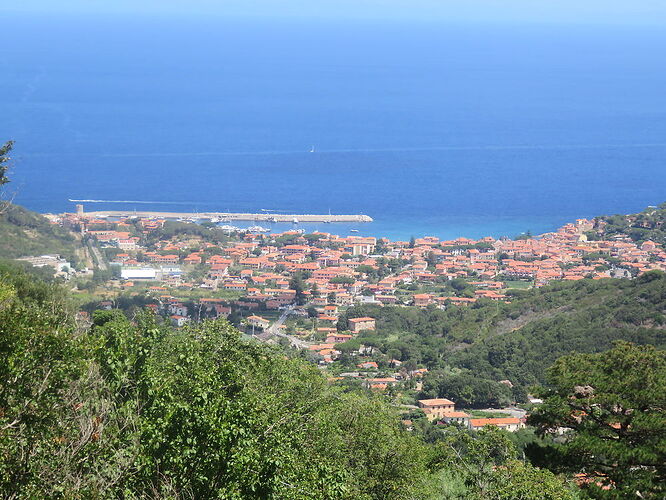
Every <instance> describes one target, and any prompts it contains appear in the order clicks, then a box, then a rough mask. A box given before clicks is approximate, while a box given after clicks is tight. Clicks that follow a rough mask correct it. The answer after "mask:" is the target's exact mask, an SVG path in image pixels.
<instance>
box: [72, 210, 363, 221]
mask: <svg viewBox="0 0 666 500" xmlns="http://www.w3.org/2000/svg"><path fill="white" fill-rule="evenodd" d="M78 215H79V216H81V217H88V218H106V217H114V218H115V217H118V218H126V217H140V218H143V219H150V218H154V219H191V218H194V219H228V220H230V221H231V220H234V221H266V222H294V221H298V222H372V220H373V219H372V217H370V216H369V215H360V214H357V215H330V214H325V215H318V214H276V213H259V214H252V213H230V212H196V213H194V212H153V211H138V210H136V211H135V210H100V211H95V212H83V213H79V214H78Z"/></svg>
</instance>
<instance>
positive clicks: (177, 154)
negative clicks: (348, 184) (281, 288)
mask: <svg viewBox="0 0 666 500" xmlns="http://www.w3.org/2000/svg"><path fill="white" fill-rule="evenodd" d="M664 147H666V143H634V144H540V145H534V144H525V145H520V144H518V145H508V146H501V145H487V146H432V147H413V148H410V147H400V148H354V149H320V150H317V151H316V152H311V151H306V150H275V151H193V152H189V153H188V152H173V153H168V152H165V153H100V154H94V153H82V154H77V153H72V154H64V155H63V154H62V153H58V156H88V157H97V158H169V157H178V158H180V157H192V156H273V155H275V156H277V155H294V154H305V155H317V154H350V153H418V152H428V151H538V150H582V149H644V148H664ZM22 156H23V157H31V156H34V157H37V156H39V157H44V156H46V157H48V156H55V155H52V154H45V153H33V154H30V153H28V154H24V155H22Z"/></svg>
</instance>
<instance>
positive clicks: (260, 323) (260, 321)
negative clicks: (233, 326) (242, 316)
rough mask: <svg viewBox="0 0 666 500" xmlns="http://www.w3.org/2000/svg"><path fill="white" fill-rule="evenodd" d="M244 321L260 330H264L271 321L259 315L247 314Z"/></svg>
mask: <svg viewBox="0 0 666 500" xmlns="http://www.w3.org/2000/svg"><path fill="white" fill-rule="evenodd" d="M246 321H247V324H248V325H250V326H253V327H255V328H261V329H262V330H265V329H266V328H268V327H269V325H270V324H271V322H270V321H268V320H267V319H265V318H262V317H261V316H254V315H253V316H248V317H247V319H246Z"/></svg>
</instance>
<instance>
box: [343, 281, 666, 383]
mask: <svg viewBox="0 0 666 500" xmlns="http://www.w3.org/2000/svg"><path fill="white" fill-rule="evenodd" d="M365 315H369V316H372V317H375V318H377V320H378V321H377V332H376V333H367V334H364V335H362V336H361V337H360V338H358V339H355V340H354V342H353V343H352V344H360V343H366V344H370V345H375V346H377V347H379V348H380V349H381V350H382V352H384V353H385V354H387V356H388V357H390V358H397V359H400V360H402V361H410V360H411V361H414V362H416V363H424V364H425V365H426V366H427V367H428V368H430V369H431V370H437V369H447V370H448V369H449V368H450V367H454V368H461V369H464V370H466V373H468V374H469V375H470V376H473V377H474V378H476V379H488V380H490V381H500V380H504V379H508V380H510V381H511V382H512V383H514V384H518V385H522V386H527V385H530V384H534V383H537V382H543V381H544V375H545V371H546V368H548V366H550V365H551V364H552V363H553V362H554V361H555V360H556V359H557V358H558V357H560V356H562V355H565V354H568V353H570V352H573V351H576V352H589V353H592V352H600V351H604V350H607V349H609V348H610V347H611V346H612V343H613V342H614V341H615V340H628V341H631V342H635V343H637V344H653V345H655V346H659V347H663V346H664V345H666V335H665V334H666V330H665V326H666V319H665V318H666V277H665V276H664V274H663V273H659V272H650V273H647V274H645V275H643V276H641V277H640V278H638V279H635V280H612V279H607V280H596V281H595V280H581V281H577V282H557V283H553V284H551V285H549V286H546V287H543V288H540V289H535V290H529V291H521V292H516V293H514V297H513V301H512V302H511V303H509V304H501V303H496V302H489V301H480V302H479V303H477V304H476V305H475V306H472V307H468V308H465V307H451V308H449V309H447V310H445V311H441V310H437V309H435V308H428V309H425V310H418V309H416V308H400V307H376V306H360V307H354V308H350V309H349V310H348V311H347V313H346V316H345V317H344V318H343V319H342V321H341V322H340V325H341V326H340V328H345V324H346V319H347V318H348V317H355V316H365ZM449 382H451V380H449Z"/></svg>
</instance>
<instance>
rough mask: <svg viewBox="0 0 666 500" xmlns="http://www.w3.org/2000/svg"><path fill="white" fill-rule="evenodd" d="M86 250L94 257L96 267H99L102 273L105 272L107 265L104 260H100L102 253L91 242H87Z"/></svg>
mask: <svg viewBox="0 0 666 500" xmlns="http://www.w3.org/2000/svg"><path fill="white" fill-rule="evenodd" d="M88 248H90V251H91V252H92V253H93V255H94V256H95V260H96V261H97V267H99V268H100V269H101V270H102V271H106V270H107V265H106V262H104V259H103V258H102V252H100V251H99V248H97V247H96V246H95V245H94V244H92V243H91V242H88Z"/></svg>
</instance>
